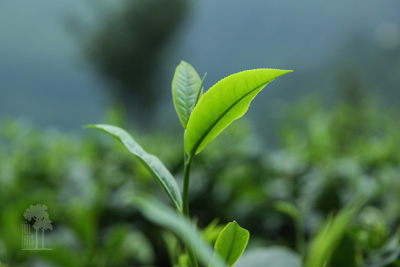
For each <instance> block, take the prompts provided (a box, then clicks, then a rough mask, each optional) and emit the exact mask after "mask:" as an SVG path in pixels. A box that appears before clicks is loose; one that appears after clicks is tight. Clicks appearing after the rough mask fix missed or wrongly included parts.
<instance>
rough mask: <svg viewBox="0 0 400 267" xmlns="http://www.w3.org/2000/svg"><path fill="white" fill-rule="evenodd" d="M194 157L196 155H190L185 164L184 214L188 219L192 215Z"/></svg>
mask: <svg viewBox="0 0 400 267" xmlns="http://www.w3.org/2000/svg"><path fill="white" fill-rule="evenodd" d="M193 159H194V156H193V155H189V157H188V158H187V160H186V161H185V166H184V169H183V193H182V202H183V215H185V216H186V217H187V218H188V219H190V216H189V183H190V169H191V167H192V163H193Z"/></svg>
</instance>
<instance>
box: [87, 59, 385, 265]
mask: <svg viewBox="0 0 400 267" xmlns="http://www.w3.org/2000/svg"><path fill="white" fill-rule="evenodd" d="M289 72H291V71H289V70H278V69H255V70H247V71H243V72H239V73H236V74H233V75H230V76H228V77H226V78H224V79H222V80H221V81H219V82H218V83H216V84H215V85H214V86H212V87H211V88H210V89H209V90H208V91H207V92H206V93H205V94H203V82H204V79H205V77H206V75H204V76H203V79H200V77H199V75H198V74H197V72H196V71H195V69H194V68H193V67H192V66H191V65H189V64H188V63H186V62H183V61H182V62H181V63H180V64H179V65H178V67H177V68H176V71H175V74H174V78H173V81H172V95H173V102H174V106H175V109H176V112H177V114H178V118H179V120H180V122H181V124H182V126H183V128H184V140H183V143H184V153H183V158H184V167H183V189H182V191H181V190H180V189H179V186H178V184H177V182H176V180H175V178H174V177H173V175H172V174H171V173H170V172H169V170H168V169H167V168H166V167H165V166H164V164H163V163H162V162H161V161H160V160H159V159H158V158H157V157H156V156H154V155H152V154H149V153H148V152H146V151H145V150H144V149H143V148H142V147H141V146H140V145H139V144H138V143H137V142H136V141H135V140H134V139H133V138H132V137H131V136H130V135H129V134H128V133H127V132H126V131H125V130H123V129H121V128H119V127H116V126H111V125H104V124H97V125H90V126H88V127H89V128H94V129H98V130H101V131H104V132H106V133H108V134H110V135H111V136H113V137H115V138H116V139H118V140H119V141H120V142H121V143H122V144H123V145H124V146H125V147H126V148H127V149H128V150H129V151H130V152H131V153H132V154H133V155H135V156H136V157H137V158H138V159H139V160H140V161H141V162H142V163H143V164H144V166H145V167H146V168H147V169H148V170H149V172H150V173H151V174H152V175H153V176H154V178H155V180H156V181H157V182H158V184H159V185H160V186H161V187H162V188H163V190H164V191H165V193H166V194H167V196H168V197H169V199H170V200H171V202H172V204H173V205H174V207H175V211H173V210H172V209H170V208H169V207H168V206H166V205H165V204H163V203H161V202H160V201H158V200H157V199H155V198H154V197H153V196H150V195H146V194H136V195H134V196H132V194H130V195H128V196H127V197H126V201H127V202H128V203H131V204H133V205H134V206H136V207H137V208H138V209H139V210H140V211H141V213H143V215H144V216H145V217H146V218H147V219H148V220H150V221H152V222H153V223H155V224H158V225H160V226H162V227H164V228H166V229H168V230H170V231H172V232H173V233H174V234H175V235H176V236H177V237H179V238H180V240H181V241H182V242H183V243H184V244H185V245H186V251H182V250H180V249H179V248H178V247H179V242H178V241H177V240H176V239H175V237H174V236H172V235H168V234H167V235H165V238H166V239H167V240H166V241H167V242H166V243H167V246H168V249H169V253H170V255H171V259H172V262H173V266H174V267H184V266H191V267H197V266H199V263H198V261H199V262H200V263H201V264H202V265H204V266H209V267H222V266H233V265H234V264H235V263H236V262H237V261H238V260H239V258H240V257H241V256H242V254H243V252H244V250H245V248H246V246H247V243H248V241H249V232H248V231H247V230H246V229H244V228H242V227H240V226H239V224H238V223H237V222H236V221H233V222H230V223H228V224H227V225H226V226H225V227H224V228H223V229H219V228H218V227H216V225H215V222H214V223H211V224H210V225H209V226H208V227H207V228H206V229H205V230H203V232H200V231H199V230H197V228H196V227H195V226H194V224H193V221H192V220H191V217H190V209H189V184H190V173H191V167H192V165H193V162H194V159H195V157H196V155H197V154H199V153H200V152H201V151H202V150H203V149H204V148H206V147H207V146H208V145H209V144H210V143H211V142H212V141H213V140H214V139H215V138H216V137H217V136H218V135H219V134H220V133H221V132H222V131H223V130H224V129H226V128H227V127H228V126H229V125H230V124H231V123H232V122H233V121H235V120H237V119H239V118H240V117H242V116H243V115H244V114H245V113H246V111H247V109H248V108H249V106H250V103H251V101H252V100H253V99H254V98H255V96H256V95H257V94H258V93H259V92H260V91H261V90H262V89H263V88H264V87H265V86H266V85H267V84H268V83H270V82H271V81H273V80H274V79H275V78H277V77H279V76H282V75H284V74H286V73H289ZM365 203H366V197H365V196H364V194H360V195H359V196H356V197H355V199H354V201H352V203H351V204H349V205H348V206H347V207H345V208H344V209H343V210H341V211H340V212H338V214H337V215H336V216H335V217H330V218H329V219H328V220H327V222H326V224H325V225H324V226H323V227H322V228H321V230H320V231H317V233H315V234H314V238H313V239H312V240H311V243H310V245H309V249H308V251H306V244H305V233H304V221H305V218H303V216H304V215H303V214H302V212H301V211H300V210H299V209H297V207H296V206H294V205H292V204H289V203H286V202H278V203H277V204H276V205H275V207H276V209H277V210H278V211H280V212H282V213H285V214H287V215H288V216H290V217H291V218H292V219H293V221H294V225H295V228H296V239H297V240H296V241H297V246H296V248H297V253H294V252H292V251H289V250H287V249H283V248H279V247H276V248H272V249H271V248H268V249H261V250H259V251H257V252H255V253H251V257H252V258H251V259H248V258H246V259H244V258H243V260H242V259H241V260H240V261H239V262H238V264H237V265H238V266H239V267H241V266H246V267H250V266H251V267H253V266H257V267H258V266H267V267H275V266H290V267H300V266H302V265H303V266H305V267H321V266H328V264H329V261H330V259H331V258H332V257H333V253H334V252H335V250H336V249H337V248H338V247H339V244H340V241H341V239H342V237H343V235H344V233H345V230H346V228H347V226H348V224H349V222H350V221H351V220H352V219H353V217H354V216H355V215H356V214H357V213H358V212H359V211H360V210H361V208H362V207H363V205H364V204H365ZM210 233H212V234H210ZM215 233H217V235H216V237H215V238H213V237H210V236H212V235H215ZM204 237H206V239H208V240H207V241H208V243H214V252H213V251H212V249H211V248H210V247H209V244H208V243H207V242H206V241H205V239H204ZM253 252H254V251H253ZM249 255H250V254H249ZM249 257H250V256H249ZM379 259H380V258H379ZM248 262H252V263H251V264H249V263H248ZM376 266H380V265H376Z"/></svg>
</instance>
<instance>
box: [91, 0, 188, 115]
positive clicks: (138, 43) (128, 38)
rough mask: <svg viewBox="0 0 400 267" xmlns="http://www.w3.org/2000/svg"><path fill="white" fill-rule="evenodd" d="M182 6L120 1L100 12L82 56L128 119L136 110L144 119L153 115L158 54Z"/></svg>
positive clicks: (183, 1) (175, 0)
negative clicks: (102, 81)
mask: <svg viewBox="0 0 400 267" xmlns="http://www.w3.org/2000/svg"><path fill="white" fill-rule="evenodd" d="M186 6H187V0H170V1H164V0H146V1H142V0H122V1H121V4H120V5H119V6H118V8H116V9H112V10H111V11H110V9H107V10H104V9H105V8H103V9H101V11H100V13H101V16H98V21H97V22H96V23H98V25H99V26H98V28H97V30H96V31H93V32H91V33H89V36H88V38H89V39H88V42H87V44H86V53H87V56H88V59H89V61H90V62H91V63H92V64H93V66H94V67H95V68H97V70H98V71H99V72H100V73H101V74H102V75H103V76H104V77H105V78H106V80H108V81H109V82H111V84H112V86H111V87H110V88H112V90H113V95H114V96H115V97H116V100H117V101H118V102H121V103H123V104H124V105H125V106H126V108H127V111H128V113H130V115H132V112H133V111H137V110H139V109H140V110H143V109H145V110H146V113H147V114H146V120H147V119H148V115H151V111H152V110H153V108H154V104H155V103H156V101H157V96H158V95H159V94H158V92H157V89H158V88H157V87H156V86H154V85H153V84H152V78H153V75H154V71H155V70H156V68H157V66H158V65H159V63H160V54H161V53H160V52H161V51H162V48H163V46H164V45H165V44H166V42H167V41H168V39H169V37H171V35H172V34H173V33H174V32H175V30H176V29H177V27H178V25H179V24H180V22H181V21H182V18H183V16H184V14H185V10H186ZM149 112H150V114H149Z"/></svg>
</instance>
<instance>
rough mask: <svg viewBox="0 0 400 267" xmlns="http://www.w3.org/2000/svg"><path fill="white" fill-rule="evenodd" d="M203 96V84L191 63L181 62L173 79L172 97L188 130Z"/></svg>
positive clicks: (177, 111)
mask: <svg viewBox="0 0 400 267" xmlns="http://www.w3.org/2000/svg"><path fill="white" fill-rule="evenodd" d="M202 94H203V83H202V81H201V79H200V77H199V75H198V74H197V72H196V70H195V69H194V68H193V67H192V66H191V65H190V64H189V63H187V62H185V61H181V63H180V64H179V65H178V67H176V70H175V74H174V78H173V79H172V97H173V100H174V106H175V110H176V113H177V114H178V117H179V120H180V121H181V123H182V126H183V128H185V129H186V125H187V123H188V120H189V117H190V114H191V113H192V111H193V109H194V107H195V106H196V104H197V101H198V100H199V98H200V97H201V95H202Z"/></svg>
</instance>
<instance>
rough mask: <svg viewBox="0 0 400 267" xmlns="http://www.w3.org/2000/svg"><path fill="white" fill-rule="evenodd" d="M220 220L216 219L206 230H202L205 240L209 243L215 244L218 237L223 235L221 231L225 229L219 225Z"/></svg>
mask: <svg viewBox="0 0 400 267" xmlns="http://www.w3.org/2000/svg"><path fill="white" fill-rule="evenodd" d="M218 222H219V219H214V220H213V221H211V222H210V223H209V224H208V225H207V226H206V228H204V229H203V230H202V233H203V236H204V238H205V239H206V240H207V242H208V243H210V244H214V242H215V241H216V240H217V238H218V235H219V234H220V233H221V231H222V230H223V229H224V226H223V225H219V224H218Z"/></svg>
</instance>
